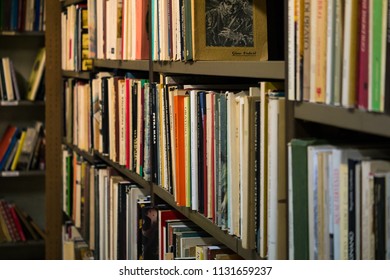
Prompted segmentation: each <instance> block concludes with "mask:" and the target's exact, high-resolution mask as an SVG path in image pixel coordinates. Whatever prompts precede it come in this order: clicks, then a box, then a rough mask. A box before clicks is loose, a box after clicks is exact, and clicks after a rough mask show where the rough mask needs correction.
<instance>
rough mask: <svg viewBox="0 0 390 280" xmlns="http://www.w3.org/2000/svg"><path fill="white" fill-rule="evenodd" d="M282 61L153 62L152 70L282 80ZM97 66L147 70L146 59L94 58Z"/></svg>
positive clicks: (283, 71)
mask: <svg viewBox="0 0 390 280" xmlns="http://www.w3.org/2000/svg"><path fill="white" fill-rule="evenodd" d="M284 65H285V63H284V61H248V62H246V61H196V62H165V61H160V62H153V71H154V72H159V73H175V74H186V75H211V76H228V77H247V78H258V79H273V80H283V79H284V78H285V69H284ZM94 66H95V67H99V68H112V69H128V70H135V71H149V70H150V67H149V61H148V60H135V61H121V60H102V59H97V60H94Z"/></svg>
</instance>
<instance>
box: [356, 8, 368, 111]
mask: <svg viewBox="0 0 390 280" xmlns="http://www.w3.org/2000/svg"><path fill="white" fill-rule="evenodd" d="M368 2H369V1H368V0H360V1H359V37H358V38H359V51H358V88H357V105H358V107H359V108H360V109H362V110H367V108H368V68H367V65H368V61H369V60H368V57H369V42H368V39H369V38H368V34H369V5H368Z"/></svg>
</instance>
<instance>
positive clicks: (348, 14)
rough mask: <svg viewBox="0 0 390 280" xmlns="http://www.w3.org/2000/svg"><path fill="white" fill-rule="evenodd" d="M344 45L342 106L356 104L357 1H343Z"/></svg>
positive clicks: (348, 106)
mask: <svg viewBox="0 0 390 280" xmlns="http://www.w3.org/2000/svg"><path fill="white" fill-rule="evenodd" d="M344 12H345V18H344V40H343V42H344V46H343V72H342V92H341V104H342V106H343V107H347V108H350V107H354V106H355V105H356V85H357V71H356V66H357V54H358V48H357V45H358V22H357V18H358V1H354V0H346V1H345V9H344Z"/></svg>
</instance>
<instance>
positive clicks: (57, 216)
mask: <svg viewBox="0 0 390 280" xmlns="http://www.w3.org/2000/svg"><path fill="white" fill-rule="evenodd" d="M54 2H55V3H48V10H51V11H53V12H52V13H50V15H49V14H48V15H47V31H46V32H47V34H48V36H47V39H46V45H47V55H48V62H47V64H48V65H47V67H48V68H47V69H48V70H49V69H51V72H50V73H51V75H50V79H47V81H46V83H47V88H48V90H50V94H49V95H48V96H47V99H46V103H47V107H46V115H47V116H50V118H48V119H47V122H48V124H47V134H48V138H47V151H48V152H47V165H48V170H47V180H46V187H47V200H46V203H47V204H46V209H48V212H50V213H48V215H47V227H48V231H49V234H48V236H47V244H50V246H47V248H46V254H47V258H49V259H52V258H54V259H58V258H61V232H60V230H61V223H62V220H63V219H62V216H63V215H62V210H61V207H60V205H62V203H61V199H62V198H61V195H62V190H61V185H62V182H61V170H62V167H61V145H62V144H64V145H65V146H67V148H68V149H70V150H71V151H74V152H76V153H77V154H79V155H80V156H81V157H83V158H84V159H85V160H86V161H88V162H90V163H93V162H96V161H98V162H103V163H105V164H107V165H108V166H109V167H112V168H113V169H115V170H116V171H117V172H118V173H119V174H121V175H122V176H123V177H124V178H128V179H130V180H132V181H133V182H135V183H137V184H138V185H140V186H142V187H143V188H144V189H146V190H150V192H151V194H152V201H161V202H164V203H167V204H169V205H170V206H171V207H173V208H174V209H176V210H178V211H179V212H180V213H182V214H183V215H184V216H186V217H187V218H188V219H189V220H191V221H193V222H194V223H195V224H197V225H198V226H200V227H201V228H202V229H203V230H205V231H206V232H208V233H209V234H210V235H212V236H214V237H215V238H216V239H217V240H218V241H219V242H221V243H222V244H224V245H226V246H227V247H229V248H230V249H232V250H233V251H234V252H236V253H237V254H239V255H240V256H242V257H243V258H245V259H260V257H259V255H258V254H257V253H256V251H255V250H247V249H244V248H243V246H242V244H241V241H240V240H239V239H238V238H237V237H235V236H233V235H229V234H228V233H227V232H226V231H223V230H221V229H220V228H219V227H218V226H217V225H215V224H214V223H213V222H211V221H210V220H209V219H207V218H205V217H204V216H203V215H201V214H199V213H197V212H196V211H192V210H190V209H189V208H187V207H180V206H177V203H176V201H175V199H174V197H173V195H172V194H170V193H169V192H167V191H166V190H165V189H163V188H162V187H161V186H158V185H156V184H154V183H151V182H148V181H145V180H144V179H143V177H141V176H139V175H138V174H136V173H135V172H132V171H130V170H127V169H126V168H124V167H123V166H121V165H119V164H118V163H116V162H113V161H112V160H110V159H109V158H108V157H107V156H105V155H103V154H101V153H98V152H97V151H93V152H91V153H90V152H86V151H83V150H81V149H80V148H78V147H77V146H74V145H72V144H69V143H65V142H64V138H63V135H62V122H63V116H62V108H63V102H64V101H63V100H62V98H58V95H59V93H60V92H62V79H63V78H74V79H76V80H88V79H90V78H91V77H92V75H93V73H97V72H99V71H107V70H108V71H111V70H112V71H115V70H123V71H132V72H142V73H144V74H146V76H147V75H149V80H150V81H154V80H155V78H156V77H158V76H159V75H170V74H178V75H183V74H184V75H193V76H194V77H196V76H199V77H203V76H209V77H223V78H224V79H225V80H229V79H232V78H234V79H235V78H237V80H238V79H240V78H245V79H246V80H252V81H257V82H258V81H262V80H272V81H284V79H285V73H286V72H285V62H284V61H262V62H244V61H231V62H228V61H196V62H156V61H150V60H135V61H122V60H106V59H94V60H93V71H92V72H73V71H63V70H61V69H60V68H61V66H60V65H61V61H60V60H61V53H60V50H61V46H60V41H61V40H60V36H61V35H60V34H59V33H60V32H59V30H61V22H60V19H59V15H60V13H61V10H62V9H63V8H64V7H66V6H69V5H73V4H78V3H85V2H86V1H77V0H66V1H54ZM49 188H50V189H49ZM49 209H50V210H49ZM51 210H53V211H51Z"/></svg>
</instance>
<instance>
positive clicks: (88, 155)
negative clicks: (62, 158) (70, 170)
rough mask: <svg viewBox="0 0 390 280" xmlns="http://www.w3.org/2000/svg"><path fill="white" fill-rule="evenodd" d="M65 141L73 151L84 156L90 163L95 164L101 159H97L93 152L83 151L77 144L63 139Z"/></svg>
mask: <svg viewBox="0 0 390 280" xmlns="http://www.w3.org/2000/svg"><path fill="white" fill-rule="evenodd" d="M63 143H64V145H65V146H67V147H68V148H69V149H71V150H72V151H74V152H76V153H77V154H78V155H79V156H82V157H83V159H85V160H86V161H88V162H89V163H91V164H94V163H96V162H97V161H99V160H97V158H96V157H95V156H94V155H93V154H91V153H89V152H87V151H83V150H81V149H80V148H79V147H77V146H75V145H73V144H69V143H66V141H63Z"/></svg>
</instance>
